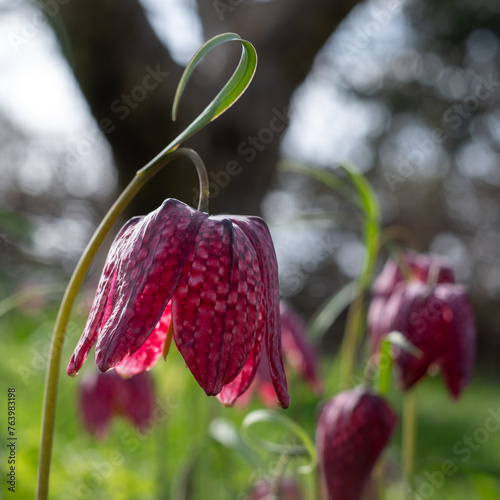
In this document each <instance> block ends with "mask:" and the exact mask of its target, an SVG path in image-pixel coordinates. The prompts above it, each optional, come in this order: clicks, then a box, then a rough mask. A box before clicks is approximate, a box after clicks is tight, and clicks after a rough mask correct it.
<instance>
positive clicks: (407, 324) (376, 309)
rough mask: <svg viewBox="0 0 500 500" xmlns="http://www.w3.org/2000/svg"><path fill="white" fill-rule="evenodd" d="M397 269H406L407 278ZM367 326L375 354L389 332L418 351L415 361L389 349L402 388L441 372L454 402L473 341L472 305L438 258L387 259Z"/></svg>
mask: <svg viewBox="0 0 500 500" xmlns="http://www.w3.org/2000/svg"><path fill="white" fill-rule="evenodd" d="M401 269H406V274H407V276H406V278H407V279H406V280H405V277H404V276H403V272H402V271H401ZM368 325H369V333H370V339H371V344H372V352H374V353H375V352H377V351H378V349H379V346H380V342H381V340H382V338H383V337H384V336H385V335H386V334H387V333H389V332H391V331H394V330H396V331H399V332H401V333H402V334H403V335H405V337H406V338H407V339H408V340H409V342H410V343H412V344H413V345H414V346H416V347H417V348H418V349H419V350H420V351H421V354H422V355H421V356H420V357H417V356H414V355H413V354H411V353H409V352H406V351H403V350H402V349H401V348H399V347H394V349H395V361H396V368H397V373H398V379H399V385H400V387H401V388H402V389H405V390H406V389H409V388H410V387H412V386H413V385H414V384H415V383H416V382H418V381H419V380H420V379H421V378H422V377H423V376H424V375H425V374H426V373H427V372H428V370H429V368H430V367H431V366H438V367H439V368H441V370H442V372H443V374H444V377H445V380H446V384H447V387H448V389H449V391H450V393H451V394H452V396H453V397H454V398H458V397H459V396H460V394H461V392H462V390H463V388H464V387H465V386H466V385H467V384H468V383H469V381H470V378H471V376H472V371H473V365H474V352H475V337H476V333H475V327H474V321H473V314H472V307H471V305H470V301H469V298H468V295H467V292H466V290H465V289H464V288H463V287H462V286H460V285H456V284H454V275H453V271H452V270H451V268H450V267H449V266H448V265H447V264H446V263H445V262H444V261H443V260H442V259H441V258H439V257H436V256H428V255H419V254H413V253H409V254H405V255H404V257H403V262H402V263H400V266H398V265H397V264H396V263H395V262H394V261H392V260H390V261H388V262H387V264H386V266H385V267H384V269H383V271H382V273H381V274H380V275H379V277H378V278H377V279H376V280H375V283H374V287H373V299H372V303H371V305H370V309H369V313H368Z"/></svg>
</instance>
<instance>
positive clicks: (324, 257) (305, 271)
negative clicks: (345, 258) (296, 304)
mask: <svg viewBox="0 0 500 500" xmlns="http://www.w3.org/2000/svg"><path fill="white" fill-rule="evenodd" d="M331 237H332V236H331V235H327V236H326V237H324V238H322V239H318V240H316V241H315V242H314V246H313V248H312V249H311V251H310V252H309V256H308V258H307V260H305V261H304V262H301V263H300V264H299V265H297V266H295V267H294V268H293V270H290V271H288V272H286V273H285V274H284V275H283V276H282V277H281V278H280V287H282V288H283V292H284V293H285V294H286V295H295V294H296V293H298V292H300V290H302V287H303V286H304V282H305V281H306V279H307V277H308V276H310V275H311V274H313V273H314V272H315V271H316V270H317V269H318V268H319V267H320V266H321V265H322V264H323V263H324V262H327V261H328V260H329V259H330V258H332V257H333V256H334V254H335V251H336V250H337V248H338V246H339V242H338V241H331V240H330V238H331Z"/></svg>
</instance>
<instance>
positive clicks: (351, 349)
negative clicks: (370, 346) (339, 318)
mask: <svg viewBox="0 0 500 500" xmlns="http://www.w3.org/2000/svg"><path fill="white" fill-rule="evenodd" d="M363 299H364V294H363V293H362V292H361V293H359V294H358V295H357V296H356V298H355V299H354V301H353V302H352V304H351V307H350V308H349V312H348V314H347V324H346V328H345V335H344V339H343V341H342V346H341V351H340V354H341V357H340V388H341V390H344V389H348V388H349V387H351V386H352V374H353V370H354V364H355V361H356V351H357V348H358V338H359V331H360V323H361V316H362V309H363Z"/></svg>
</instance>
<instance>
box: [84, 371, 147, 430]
mask: <svg viewBox="0 0 500 500" xmlns="http://www.w3.org/2000/svg"><path fill="white" fill-rule="evenodd" d="M79 406H80V408H79V409H80V412H79V413H80V419H81V422H82V424H83V426H84V427H85V429H86V430H87V431H88V432H89V433H90V434H91V435H92V436H94V437H96V438H98V439H104V438H106V437H107V435H108V433H109V429H110V426H111V422H112V421H113V419H114V418H116V417H118V416H121V417H124V418H126V419H127V420H128V421H129V422H131V423H132V424H133V425H134V426H135V427H136V429H137V430H139V431H141V432H145V431H147V430H148V427H149V425H150V424H151V418H150V417H151V414H152V411H153V409H154V388H153V379H152V378H151V375H150V374H149V373H148V372H142V373H139V374H138V375H135V376H134V377H131V378H122V377H120V376H119V375H118V374H117V373H116V372H115V371H114V370H110V371H108V372H104V373H103V372H95V371H93V372H91V373H89V372H87V373H86V374H85V375H84V376H83V378H82V381H81V382H80V387H79Z"/></svg>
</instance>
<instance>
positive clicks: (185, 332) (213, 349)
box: [68, 199, 289, 408]
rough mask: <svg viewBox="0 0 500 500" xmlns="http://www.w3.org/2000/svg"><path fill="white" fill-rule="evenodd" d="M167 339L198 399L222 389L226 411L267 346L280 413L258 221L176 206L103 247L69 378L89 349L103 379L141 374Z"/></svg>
mask: <svg viewBox="0 0 500 500" xmlns="http://www.w3.org/2000/svg"><path fill="white" fill-rule="evenodd" d="M172 337H173V339H174V341H175V344H176V346H177V348H178V349H179V351H180V353H181V355H182V357H183V358H184V360H185V362H186V364H187V366H188V368H189V369H190V371H191V373H192V374H193V375H194V377H195V378H196V380H197V382H198V383H199V385H200V386H201V387H202V388H203V389H204V390H205V392H206V394H207V395H216V394H219V393H221V391H223V390H224V402H225V403H226V404H232V403H234V401H235V400H236V399H237V398H238V397H239V396H240V395H241V394H243V392H245V391H246V389H247V388H248V386H249V385H250V383H251V382H252V380H253V378H254V376H255V373H256V371H257V367H258V365H259V361H260V358H261V355H262V345H264V344H265V346H266V352H267V362H268V363H269V369H270V372H271V377H272V380H273V384H274V388H275V390H276V393H277V396H278V399H279V401H280V404H281V405H282V406H283V407H285V408H286V407H287V406H288V403H289V398H288V389H287V384H286V378H285V373H284V369H283V360H282V355H281V333H280V319H279V289H278V266H277V261H276V254H275V251H274V246H273V242H272V239H271V236H270V233H269V229H268V228H267V226H266V224H265V222H264V221H263V220H262V219H260V218H258V217H239V216H227V217H225V216H210V217H209V216H208V215H207V214H206V213H203V212H200V211H197V210H193V209H192V208H190V207H189V206H187V205H185V204H184V203H182V202H180V201H177V200H174V199H168V200H166V201H165V202H164V203H163V204H162V206H161V207H159V208H158V209H157V210H155V211H154V212H152V213H150V214H148V215H146V216H143V217H135V218H133V219H131V220H130V221H129V222H128V223H127V224H125V226H124V227H123V228H122V229H121V231H120V232H119V234H118V235H117V237H116V238H115V241H114V243H113V245H112V247H111V249H110V252H109V254H108V257H107V259H106V263H105V266H104V270H103V273H102V276H101V280H100V282H99V285H98V289H97V293H96V297H95V299H94V303H93V306H92V309H91V312H90V316H89V319H88V321H87V325H86V327H85V330H84V332H83V335H82V337H81V339H80V341H79V343H78V345H77V347H76V349H75V352H74V354H73V356H72V358H71V360H70V363H69V366H68V374H70V375H76V373H77V372H78V370H79V369H80V368H81V366H82V364H83V362H84V361H85V358H86V356H87V354H88V352H89V350H90V349H91V347H92V346H93V345H94V344H96V362H97V366H98V367H99V369H100V370H101V371H107V370H109V369H111V368H115V369H116V371H117V372H118V373H120V374H121V375H123V376H131V375H134V374H136V373H140V372H142V371H144V370H148V369H150V368H151V367H152V366H153V364H154V363H155V362H156V361H157V360H158V358H159V357H160V356H161V354H162V352H167V351H168V345H169V342H170V340H171V338H172Z"/></svg>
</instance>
